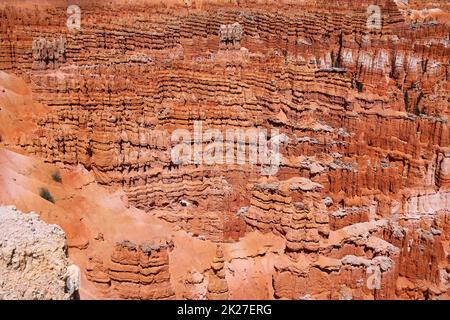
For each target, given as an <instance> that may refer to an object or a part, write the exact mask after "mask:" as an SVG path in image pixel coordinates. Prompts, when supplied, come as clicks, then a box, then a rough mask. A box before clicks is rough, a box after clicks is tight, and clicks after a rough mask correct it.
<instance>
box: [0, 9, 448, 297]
mask: <svg viewBox="0 0 450 320" xmlns="http://www.w3.org/2000/svg"><path fill="white" fill-rule="evenodd" d="M30 3H31V4H32V3H33V1H28V2H27V3H19V2H17V3H13V5H10V6H3V5H0V22H1V23H0V69H2V70H5V71H6V72H7V73H8V74H6V73H3V72H2V73H0V89H1V90H0V103H1V104H0V123H1V124H2V126H0V136H1V141H0V142H1V144H2V148H8V149H13V150H15V151H17V152H20V153H26V154H27V156H28V157H29V158H28V157H26V156H18V155H16V154H13V153H11V152H10V151H5V150H2V152H0V163H1V164H2V165H3V167H2V169H1V171H0V182H1V184H2V185H3V191H2V192H0V200H1V201H3V202H5V203H7V202H6V201H9V202H8V203H11V202H10V201H12V200H11V199H27V201H24V200H23V201H22V200H16V201H18V202H20V203H19V204H20V206H24V207H27V208H28V207H29V206H36V207H37V208H38V209H39V211H40V214H41V217H42V218H43V219H44V220H45V221H48V222H51V223H58V224H59V225H61V226H62V227H63V229H64V230H65V231H66V233H67V236H68V246H69V249H70V250H69V253H70V254H71V255H72V256H73V257H74V259H75V261H76V262H77V264H79V265H80V267H81V270H82V283H83V284H84V286H82V291H81V295H82V297H83V296H85V297H92V298H124V299H130V298H132V299H166V298H167V299H168V298H174V297H175V298H186V299H215V298H230V299H239V298H249V297H251V298H255V299H258V298H262V299H272V298H289V299H310V298H313V299H317V298H324V299H394V298H399V299H449V296H450V295H449V294H450V292H449V290H450V289H449V274H450V269H449V263H450V255H449V254H450V235H449V230H450V125H449V122H448V121H449V117H450V100H449V99H450V82H449V79H448V77H449V72H450V66H449V56H450V46H449V45H450V44H449V38H448V35H449V33H450V32H449V31H450V23H449V22H450V19H449V15H448V10H449V4H448V1H433V2H432V3H431V1H430V2H428V1H421V0H414V1H413V0H411V1H407V2H405V1H392V0H370V1H369V0H363V1H350V0H330V1H324V2H322V3H318V2H317V1H314V0H305V1H290V0H282V1H277V2H270V5H267V3H266V1H259V0H256V1H244V0H241V1H237V2H233V1H221V0H211V1H206V0H205V1H186V2H185V1H181V0H180V1H165V2H164V5H161V3H160V1H154V0H142V1H140V0H135V1H129V2H128V3H127V4H126V5H124V4H121V3H120V2H119V1H108V2H92V1H79V5H80V8H81V29H80V30H69V29H68V28H67V25H66V20H67V13H66V9H67V7H66V6H67V2H66V1H56V0H55V1H48V2H47V3H46V4H40V5H39V6H33V5H30ZM373 5H375V6H378V7H379V8H380V10H381V19H380V20H381V21H380V23H381V24H380V27H379V28H378V27H377V25H376V23H377V22H376V19H375V22H374V23H375V24H372V23H373V21H372V20H370V19H369V17H370V15H371V14H372V13H371V12H372V11H370V10H369V11H368V8H369V6H373ZM12 73H15V74H16V75H17V77H15V76H12V75H10V74H12ZM19 77H20V78H23V80H20V79H19ZM27 86H28V87H29V89H28V88H27ZM197 121H202V130H207V129H218V130H220V131H221V132H225V131H226V130H227V129H237V128H241V129H244V130H246V129H251V128H264V129H266V130H268V132H270V130H271V129H272V128H277V129H278V130H279V131H280V133H281V134H283V135H284V136H285V137H286V138H287V139H286V143H285V144H284V145H283V146H282V147H281V149H280V153H281V155H282V159H281V165H280V170H279V171H278V172H277V173H276V174H275V175H273V176H270V177H266V176H264V177H262V176H261V167H260V164H252V163H248V162H245V163H243V164H238V163H234V164H214V165H209V164H206V163H195V162H193V163H190V164H184V165H179V164H176V163H173V162H172V160H171V150H172V148H173V147H174V144H175V142H174V141H172V140H171V134H172V133H173V132H174V130H176V129H185V130H190V131H192V130H193V128H194V125H195V123H196V122H197ZM196 142H198V141H197V140H196V138H195V137H194V136H192V137H191V139H190V141H188V143H189V145H192V146H193V145H194V144H195V143H196ZM208 142H210V141H205V140H202V141H201V143H200V145H201V146H202V147H205V146H206V145H208ZM249 144H250V141H248V142H246V146H248V145H249ZM37 159H40V160H37ZM40 161H44V162H45V163H46V164H45V165H44V164H42V163H41V162H40ZM58 168H59V169H60V170H64V171H63V181H62V183H57V182H55V181H51V180H50V178H49V177H50V175H51V172H52V170H57V169H58ZM42 185H48V186H49V188H50V190H51V192H52V194H54V195H55V203H50V202H49V201H45V200H43V199H41V198H39V196H38V195H37V193H36V190H37V188H38V187H40V186H42ZM5 190H6V191H5ZM17 195H20V197H18V196H17ZM19 204H18V205H19ZM31 209H33V208H31ZM31 209H30V210H31ZM33 210H34V209H33ZM167 237H173V243H172V240H167V239H169V238H167ZM155 239H156V240H155ZM170 239H172V238H170ZM154 241H156V242H158V243H159V242H162V243H165V245H162V246H159V245H156V244H155V243H154ZM169 244H170V245H169ZM217 245H219V249H217ZM149 248H150V249H149ZM192 250H195V254H194V255H193V254H192V252H194V251H192ZM243 282H245V283H247V284H248V285H247V286H245V287H243V286H241V284H242V283H243ZM83 288H84V289H83Z"/></svg>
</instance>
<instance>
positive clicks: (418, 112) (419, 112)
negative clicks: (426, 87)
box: [414, 91, 423, 116]
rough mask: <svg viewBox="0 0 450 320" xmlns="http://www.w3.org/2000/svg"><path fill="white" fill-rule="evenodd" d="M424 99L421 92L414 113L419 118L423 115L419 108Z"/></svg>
mask: <svg viewBox="0 0 450 320" xmlns="http://www.w3.org/2000/svg"><path fill="white" fill-rule="evenodd" d="M422 98H423V91H420V93H419V96H418V97H417V100H416V103H415V104H414V113H415V114H416V115H417V116H418V115H420V114H421V113H422V112H421V111H420V108H419V105H420V101H421V100H422Z"/></svg>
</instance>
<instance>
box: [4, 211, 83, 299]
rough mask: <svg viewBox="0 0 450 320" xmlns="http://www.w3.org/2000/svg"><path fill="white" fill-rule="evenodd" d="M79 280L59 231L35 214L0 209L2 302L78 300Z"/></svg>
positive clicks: (76, 268) (59, 229) (77, 269)
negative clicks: (18, 300) (16, 300)
mask: <svg viewBox="0 0 450 320" xmlns="http://www.w3.org/2000/svg"><path fill="white" fill-rule="evenodd" d="M79 277H80V270H79V268H78V267H77V266H75V265H73V264H71V263H70V261H69V258H68V256H67V245H66V237H65V234H64V231H63V230H62V229H61V228H60V227H58V226H57V225H49V224H46V223H45V222H43V221H41V220H40V219H39V217H38V215H37V214H36V213H28V214H25V213H22V212H20V211H18V210H17V209H16V208H15V207H14V206H7V207H4V206H2V207H0V299H5V300H11V299H14V300H15V299H26V300H35V299H39V300H41V299H45V300H48V299H52V300H53V299H55V300H66V299H72V298H76V297H78V290H79V287H80V279H79Z"/></svg>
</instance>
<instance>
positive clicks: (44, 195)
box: [39, 188, 55, 203]
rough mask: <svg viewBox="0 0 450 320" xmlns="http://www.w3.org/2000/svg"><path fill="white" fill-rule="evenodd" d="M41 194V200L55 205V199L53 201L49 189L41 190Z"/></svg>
mask: <svg viewBox="0 0 450 320" xmlns="http://www.w3.org/2000/svg"><path fill="white" fill-rule="evenodd" d="M39 194H40V195H41V198H43V199H45V200H47V201H50V202H51V203H55V199H53V196H52V194H51V193H50V191H48V189H47V188H41V190H40V191H39Z"/></svg>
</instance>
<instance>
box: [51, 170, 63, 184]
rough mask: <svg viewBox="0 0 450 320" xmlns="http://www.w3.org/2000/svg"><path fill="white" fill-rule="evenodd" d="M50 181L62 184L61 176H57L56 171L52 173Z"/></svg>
mask: <svg viewBox="0 0 450 320" xmlns="http://www.w3.org/2000/svg"><path fill="white" fill-rule="evenodd" d="M52 179H53V181H55V182H59V183H61V182H62V179H61V175H60V174H59V172H58V171H55V172H53V173H52Z"/></svg>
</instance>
